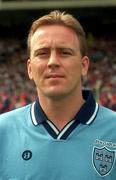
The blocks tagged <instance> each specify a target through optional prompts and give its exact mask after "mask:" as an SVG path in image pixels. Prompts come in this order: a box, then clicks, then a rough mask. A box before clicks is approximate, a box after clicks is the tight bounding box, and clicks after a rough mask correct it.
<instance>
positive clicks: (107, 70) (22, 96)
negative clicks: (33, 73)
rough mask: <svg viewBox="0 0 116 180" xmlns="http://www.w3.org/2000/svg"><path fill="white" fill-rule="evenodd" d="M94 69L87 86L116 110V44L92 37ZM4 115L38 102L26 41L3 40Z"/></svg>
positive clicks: (0, 81) (0, 97)
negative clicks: (36, 100)
mask: <svg viewBox="0 0 116 180" xmlns="http://www.w3.org/2000/svg"><path fill="white" fill-rule="evenodd" d="M88 45H89V52H88V55H89V56H90V59H91V66H90V69H89V73H88V76H87V77H86V78H85V79H83V87H84V88H86V89H92V90H93V92H94V95H95V97H96V99H97V101H99V103H101V104H103V105H104V106H106V107H109V108H110V109H112V110H114V111H116V93H115V89H116V76H115V74H116V57H115V49H116V41H115V40H114V39H105V38H103V37H102V38H98V37H97V38H94V37H92V36H90V35H88ZM0 52H1V53H0V67H1V68H0V113H3V112H7V111H9V110H12V109H15V108H18V107H21V106H24V105H26V104H28V103H30V102H32V101H34V100H35V97H36V89H35V86H34V84H33V83H32V82H30V80H29V79H28V76H27V70H26V59H27V54H26V46H25V42H24V40H19V39H16V38H14V39H13V38H7V40H4V39H1V40H0Z"/></svg>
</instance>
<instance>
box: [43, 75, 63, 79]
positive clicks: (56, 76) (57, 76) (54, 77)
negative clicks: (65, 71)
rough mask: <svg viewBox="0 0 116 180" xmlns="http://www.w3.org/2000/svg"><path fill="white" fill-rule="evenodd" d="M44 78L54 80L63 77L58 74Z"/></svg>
mask: <svg viewBox="0 0 116 180" xmlns="http://www.w3.org/2000/svg"><path fill="white" fill-rule="evenodd" d="M46 78H47V79H50V78H53V79H56V78H64V76H62V75H59V74H51V75H48V76H46Z"/></svg>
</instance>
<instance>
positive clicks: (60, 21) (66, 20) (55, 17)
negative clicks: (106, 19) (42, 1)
mask: <svg viewBox="0 0 116 180" xmlns="http://www.w3.org/2000/svg"><path fill="white" fill-rule="evenodd" d="M46 25H63V26H66V27H69V28H71V29H72V30H73V31H74V32H75V33H76V34H77V36H78V39H79V43H80V52H81V55H82V56H85V55H86V54H87V45H86V37H85V32H84V30H83V27H82V26H81V24H80V23H79V22H78V20H77V19H76V18H74V17H73V16H72V15H70V14H65V12H60V11H58V10H55V11H52V12H51V13H50V14H48V15H45V16H43V17H41V18H39V19H37V20H35V21H34V22H33V24H32V26H31V28H30V32H29V35H28V40H27V46H28V53H29V55H30V53H31V39H32V36H33V35H34V33H35V32H36V31H37V30H38V28H40V27H42V26H46Z"/></svg>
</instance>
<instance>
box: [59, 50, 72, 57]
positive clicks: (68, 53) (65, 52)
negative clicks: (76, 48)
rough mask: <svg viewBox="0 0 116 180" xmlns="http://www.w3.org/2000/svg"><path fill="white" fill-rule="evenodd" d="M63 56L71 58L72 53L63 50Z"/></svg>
mask: <svg viewBox="0 0 116 180" xmlns="http://www.w3.org/2000/svg"><path fill="white" fill-rule="evenodd" d="M61 54H62V55H63V56H71V55H72V52H71V51H70V50H68V49H63V50H61Z"/></svg>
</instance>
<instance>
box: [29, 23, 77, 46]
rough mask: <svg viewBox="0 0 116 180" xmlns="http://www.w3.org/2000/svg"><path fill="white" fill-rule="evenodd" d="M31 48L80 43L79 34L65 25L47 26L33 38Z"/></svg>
mask: <svg viewBox="0 0 116 180" xmlns="http://www.w3.org/2000/svg"><path fill="white" fill-rule="evenodd" d="M30 43H31V47H33V46H35V45H43V44H49V43H52V44H54V43H56V44H57V43H59V44H71V43H78V37H77V34H76V33H75V32H74V30H72V29H71V28H68V27H65V26H63V25H46V26H42V27H39V28H38V29H37V31H36V32H35V33H34V34H33V36H32V38H31V42H30Z"/></svg>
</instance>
